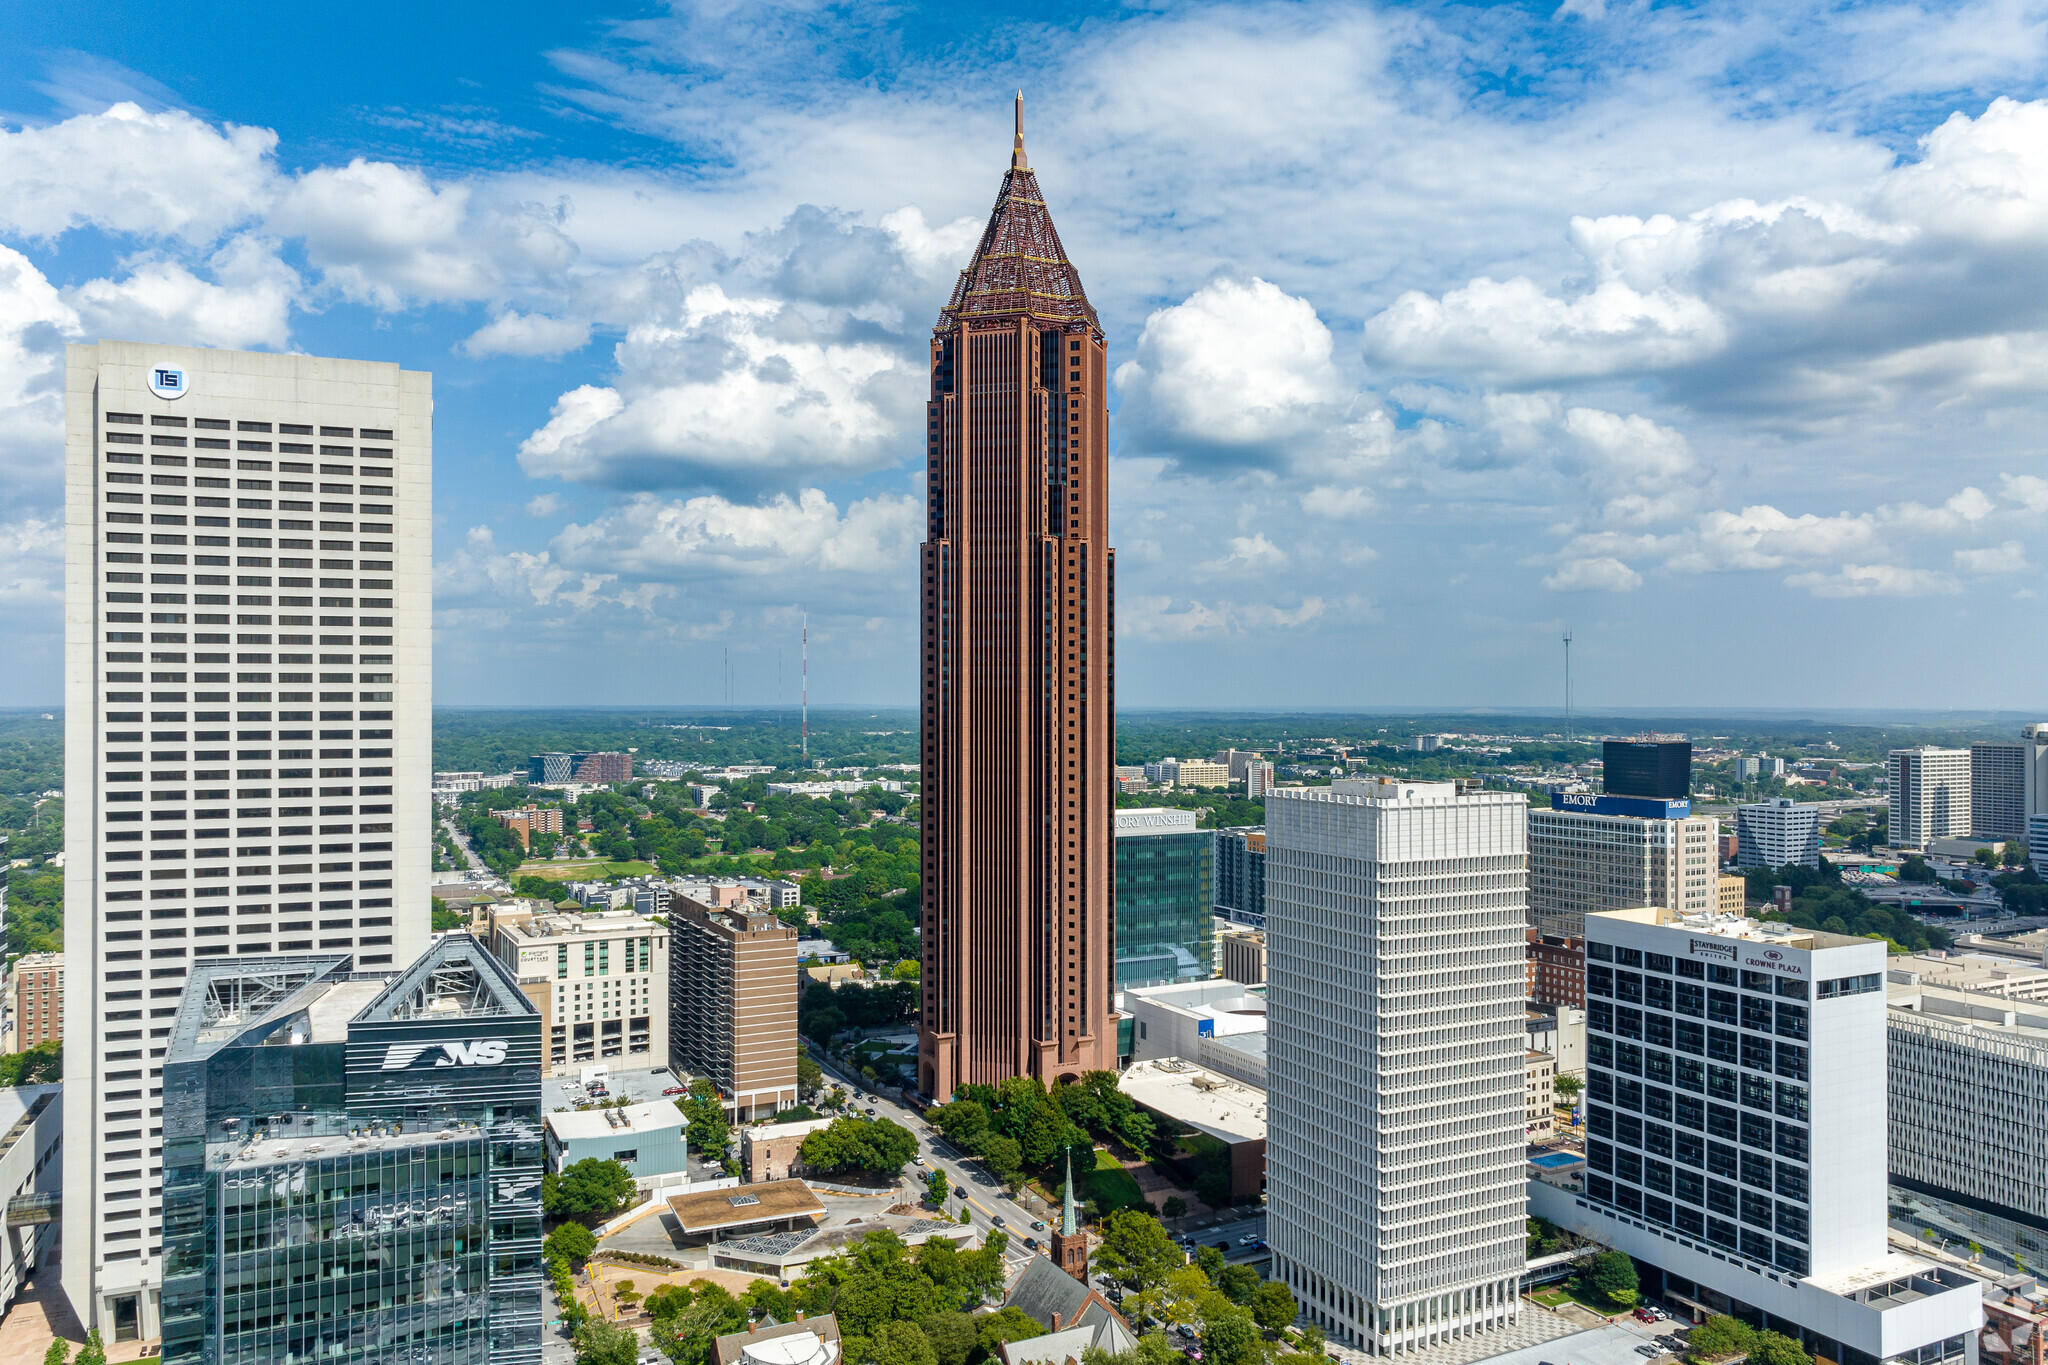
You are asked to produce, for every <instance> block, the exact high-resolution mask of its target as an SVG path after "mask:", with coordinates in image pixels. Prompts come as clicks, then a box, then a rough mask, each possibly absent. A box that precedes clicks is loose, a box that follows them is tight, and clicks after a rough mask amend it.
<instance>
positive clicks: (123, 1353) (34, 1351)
mask: <svg viewBox="0 0 2048 1365" xmlns="http://www.w3.org/2000/svg"><path fill="white" fill-rule="evenodd" d="M58 1337H62V1338H63V1339H64V1340H66V1341H68V1342H70V1343H71V1353H72V1354H73V1355H76V1354H77V1353H78V1348H79V1347H81V1346H83V1345H85V1328H84V1326H83V1325H82V1324H80V1322H79V1321H78V1317H77V1315H76V1314H74V1313H73V1312H72V1311H71V1301H70V1300H69V1299H68V1298H66V1297H65V1295H64V1289H63V1286H62V1285H61V1284H60V1283H59V1281H58V1271H57V1262H56V1260H55V1259H54V1258H52V1260H51V1261H50V1262H49V1263H48V1264H47V1265H40V1266H37V1267H36V1269H35V1273H34V1274H33V1275H31V1276H30V1278H29V1279H28V1280H27V1281H25V1282H24V1283H23V1284H22V1288H21V1293H20V1294H19V1295H18V1296H17V1297H16V1298H15V1300H14V1302H13V1304H12V1305H10V1306H9V1307H8V1309H7V1315H6V1316H5V1317H0V1365H42V1361H43V1353H44V1352H45V1351H48V1350H49V1349H50V1343H51V1342H52V1341H53V1340H55V1339H56V1338H58ZM158 1349H159V1346H158V1343H157V1342H155V1341H123V1342H119V1343H114V1342H109V1343H107V1359H108V1361H110V1362H115V1361H124V1360H142V1359H145V1358H148V1357H153V1356H155V1355H156V1353H157V1351H158Z"/></svg>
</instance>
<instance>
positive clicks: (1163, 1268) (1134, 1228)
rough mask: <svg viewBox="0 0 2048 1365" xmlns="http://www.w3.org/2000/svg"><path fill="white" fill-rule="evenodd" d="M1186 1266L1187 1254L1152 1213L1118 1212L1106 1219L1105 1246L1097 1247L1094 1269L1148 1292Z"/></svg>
mask: <svg viewBox="0 0 2048 1365" xmlns="http://www.w3.org/2000/svg"><path fill="white" fill-rule="evenodd" d="M1186 1264H1187V1254H1186V1253H1185V1252H1183V1251H1182V1250H1181V1249H1180V1246H1179V1244H1178V1243H1176V1242H1175V1241H1174V1240H1173V1238H1172V1237H1170V1236H1168V1235H1167V1231H1166V1229H1165V1228H1164V1227H1162V1226H1160V1223H1159V1220H1158V1219H1157V1218H1154V1217H1153V1216H1152V1215H1151V1214H1149V1213H1140V1212H1138V1211H1137V1210H1136V1209H1119V1210H1118V1211H1117V1212H1115V1213H1112V1214H1110V1215H1109V1217H1108V1218H1106V1219H1104V1220H1103V1223H1102V1243H1101V1245H1100V1246H1098V1247H1096V1248H1095V1268H1096V1270H1098V1271H1100V1272H1101V1273H1102V1274H1104V1275H1108V1276H1110V1277H1112V1278H1114V1279H1119V1280H1123V1281H1124V1282H1126V1283H1127V1284H1130V1285H1132V1286H1134V1287H1135V1288H1137V1289H1140V1290H1145V1289H1150V1288H1153V1287H1154V1286H1156V1285H1159V1284H1162V1283H1164V1282H1165V1279H1166V1277H1167V1276H1168V1275H1169V1274H1171V1273H1172V1272H1173V1271H1175V1270H1178V1269H1180V1268H1181V1267H1182V1266H1184V1265H1186Z"/></svg>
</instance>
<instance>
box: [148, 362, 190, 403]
mask: <svg viewBox="0 0 2048 1365" xmlns="http://www.w3.org/2000/svg"><path fill="white" fill-rule="evenodd" d="M149 391H150V392H151V393H153V394H155V395H156V396H157V397H159V398H183V397H184V396H185V372H184V371H183V370H182V369H179V368H178V367H177V366H176V365H152V366H151V367H150V370H149Z"/></svg>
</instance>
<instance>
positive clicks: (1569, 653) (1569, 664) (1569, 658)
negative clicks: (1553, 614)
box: [1564, 626, 1572, 744]
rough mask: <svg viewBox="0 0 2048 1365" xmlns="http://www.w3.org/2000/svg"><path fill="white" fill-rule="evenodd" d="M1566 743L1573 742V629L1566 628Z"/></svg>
mask: <svg viewBox="0 0 2048 1365" xmlns="http://www.w3.org/2000/svg"><path fill="white" fill-rule="evenodd" d="M1564 742H1565V743H1567V744H1569V743H1571V742H1572V628H1571V627H1570V626H1566V627H1565V628H1564Z"/></svg>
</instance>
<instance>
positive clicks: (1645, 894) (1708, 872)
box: [1529, 792, 1720, 938]
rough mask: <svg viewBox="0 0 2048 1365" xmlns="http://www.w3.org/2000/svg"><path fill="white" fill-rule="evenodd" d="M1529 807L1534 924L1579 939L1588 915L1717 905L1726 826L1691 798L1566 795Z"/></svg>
mask: <svg viewBox="0 0 2048 1365" xmlns="http://www.w3.org/2000/svg"><path fill="white" fill-rule="evenodd" d="M1551 807H1552V808H1551V809H1550V810H1531V811H1530V812H1529V924H1530V926H1531V927H1533V928H1535V929H1536V930H1538V931H1539V932H1541V933H1545V934H1555V935H1558V936H1560V937H1563V938H1578V937H1579V936H1580V935H1581V934H1583V933H1584V926H1585V922H1586V916H1588V915H1591V914H1596V913H1598V912H1599V911H1602V910H1621V909H1626V908H1627V907H1630V906H1638V905H1677V906H1680V907H1682V908H1683V909H1685V910H1687V911H1694V910H1699V911H1706V910H1711V909H1713V908H1714V906H1715V903H1716V898H1717V897H1718V896H1719V894H1720V881H1719V877H1720V873H1719V865H1720V864H1719V857H1720V855H1719V853H1718V850H1717V847H1716V844H1715V838H1716V836H1717V835H1718V834H1719V833H1720V828H1719V826H1718V825H1716V823H1715V822H1714V820H1713V819H1712V818H1711V817H1708V816H1703V815H1694V814H1692V804H1691V802H1689V801H1663V800H1653V799H1650V798H1647V797H1637V796H1605V795H1597V794H1594V793H1590V792H1560V793H1557V794H1555V795H1553V796H1552V797H1551Z"/></svg>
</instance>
